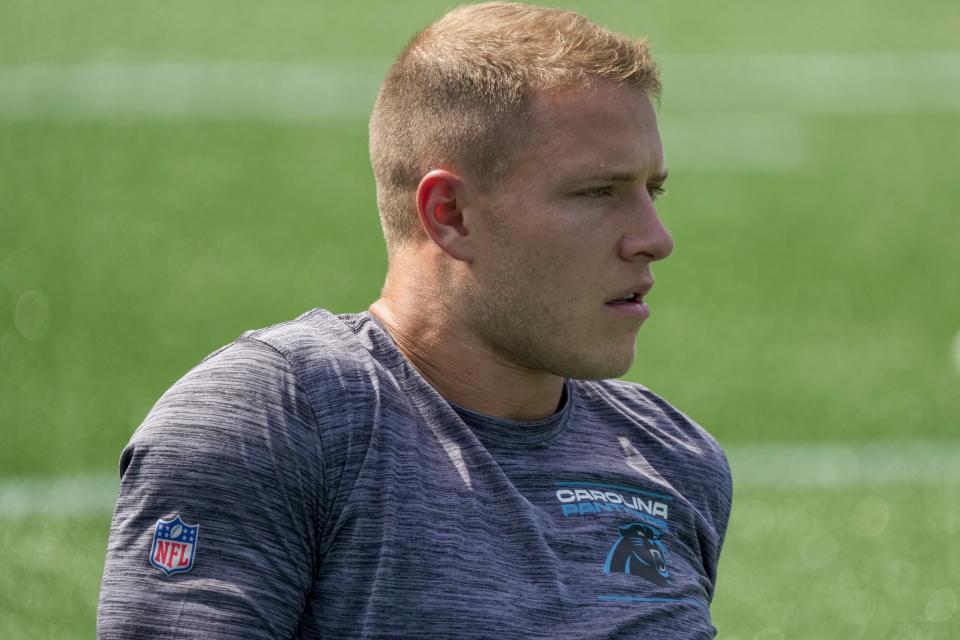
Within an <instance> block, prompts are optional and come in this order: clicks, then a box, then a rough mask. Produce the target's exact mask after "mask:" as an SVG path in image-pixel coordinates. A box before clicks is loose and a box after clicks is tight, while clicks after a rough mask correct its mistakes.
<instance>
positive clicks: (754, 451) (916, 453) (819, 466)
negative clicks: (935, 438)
mask: <svg viewBox="0 0 960 640" xmlns="http://www.w3.org/2000/svg"><path fill="white" fill-rule="evenodd" d="M727 456H728V458H729V460H730V465H731V467H732V469H733V476H734V484H735V486H736V488H737V489H738V490H747V491H749V490H790V489H801V488H812V489H824V490H829V489H856V488H861V487H863V488H874V487H880V486H891V485H899V486H938V487H948V486H957V485H960V442H949V443H942V442H930V441H925V440H907V441H903V442H882V443H870V444H856V445H851V444H797V445H784V444H769V445H739V446H730V447H727ZM118 485H119V482H118V480H117V478H116V476H115V475H113V474H105V473H100V474H82V475H77V476H74V477H59V478H31V479H12V480H11V479H8V480H3V481H0V520H2V519H15V518H23V517H27V516H33V515H39V516H51V517H53V516H68V515H78V514H90V513H95V514H106V513H109V512H110V511H111V509H112V508H113V504H114V501H115V500H116V497H117V488H118Z"/></svg>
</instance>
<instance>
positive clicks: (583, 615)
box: [98, 310, 731, 639]
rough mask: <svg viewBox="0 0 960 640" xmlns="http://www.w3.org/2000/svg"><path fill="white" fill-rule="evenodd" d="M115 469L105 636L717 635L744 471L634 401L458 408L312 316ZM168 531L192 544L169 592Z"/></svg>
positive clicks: (239, 354) (149, 427)
mask: <svg viewBox="0 0 960 640" xmlns="http://www.w3.org/2000/svg"><path fill="white" fill-rule="evenodd" d="M120 471H121V476H122V482H121V489H120V497H119V500H118V503H117V510H116V513H115V515H114V518H113V525H112V528H111V533H110V542H109V547H108V550H107V560H106V566H105V571H104V576H103V585H102V590H101V594H100V608H99V620H98V637H100V638H126V639H130V638H146V637H158V636H160V635H165V636H166V635H169V636H171V637H177V638H289V637H295V638H321V637H326V638H355V637H364V638H445V637H451V638H586V637H593V638H614V637H624V638H626V637H629V638H646V639H656V638H671V639H675V638H709V637H713V636H714V635H715V631H714V629H713V627H712V625H711V622H710V609H709V603H710V600H711V598H712V596H713V590H714V585H715V583H716V572H717V560H718V556H719V553H720V547H721V543H722V541H723V536H724V533H725V530H726V526H727V519H728V517H729V513H730V501H731V482H730V472H729V468H728V466H727V463H726V460H725V458H724V456H723V453H722V452H721V450H720V448H719V446H718V445H717V443H716V442H715V441H714V440H713V438H711V437H710V436H709V435H708V434H707V433H706V432H705V431H703V430H702V429H701V428H700V427H698V426H697V425H695V424H694V423H693V422H691V421H690V420H689V419H688V418H687V417H686V416H684V415H683V414H681V413H679V412H678V411H677V410H676V409H674V408H673V407H671V406H670V405H669V404H667V403H666V402H665V401H664V400H662V399H660V398H659V397H657V396H656V395H654V394H653V393H651V392H650V391H648V390H646V389H645V388H643V387H641V386H638V385H635V384H629V383H625V382H619V381H603V382H587V381H568V382H567V386H566V393H565V402H564V405H563V407H562V409H561V411H560V412H558V413H557V414H556V415H554V416H552V417H550V418H548V419H546V420H542V421H539V422H535V423H511V422H508V421H504V420H499V419H496V418H492V417H490V416H483V415H480V414H476V413H474V412H470V411H467V410H465V409H462V408H459V407H452V406H451V405H450V404H449V403H447V402H446V401H445V400H444V399H443V398H442V397H441V396H439V395H438V394H437V392H436V391H435V390H434V389H433V388H432V387H430V386H429V384H427V383H426V381H425V380H424V379H423V378H421V377H420V375H419V374H418V373H417V372H416V371H415V370H414V369H413V368H412V366H411V365H410V364H409V362H408V361H407V360H406V359H405V358H404V357H403V356H402V355H401V354H400V353H399V352H398V351H397V349H396V347H395V346H394V344H393V342H392V341H391V339H390V337H389V335H388V334H387V333H386V332H385V331H384V330H383V329H382V328H381V327H380V326H379V325H378V324H377V322H376V320H375V319H374V318H373V317H371V316H370V314H367V313H363V314H358V315H343V316H334V315H331V314H330V313H328V312H326V311H323V310H314V311H311V312H309V313H306V314H304V315H303V316H301V317H300V318H298V319H297V320H294V321H291V322H287V323H284V324H280V325H276V326H274V327H270V328H267V329H263V330H260V331H256V332H248V333H247V334H244V336H242V337H241V338H240V339H239V340H237V341H236V342H234V343H232V344H230V345H228V346H226V347H224V348H223V349H220V350H219V351H217V352H215V353H213V354H211V355H210V356H208V357H207V358H206V359H205V360H204V361H203V362H202V363H201V364H200V365H198V366H197V367H196V368H195V369H193V370H192V371H190V372H189V373H188V374H187V375H186V376H185V377H184V378H183V379H181V380H180V381H179V382H177V383H176V384H175V385H174V386H173V387H172V388H171V389H170V390H169V391H168V392H167V393H166V394H164V396H163V397H162V398H161V399H160V400H159V402H158V403H157V404H156V406H155V407H154V408H153V410H152V411H151V412H150V414H149V415H148V416H147V418H146V420H145V421H144V423H143V425H141V426H140V428H139V429H137V431H136V433H135V434H134V435H133V437H132V439H131V441H130V444H129V445H128V446H127V447H126V448H125V449H124V451H123V454H122V457H121V461H120ZM177 515H179V516H180V518H181V519H182V521H183V522H184V523H186V524H189V525H195V524H196V525H199V529H198V531H197V533H196V536H195V538H190V540H191V541H194V540H195V546H194V547H193V550H192V552H188V551H183V552H181V555H182V556H183V558H182V562H181V565H183V566H189V567H190V569H189V571H186V572H181V573H173V574H171V575H166V574H165V572H164V571H161V570H160V569H158V568H155V567H154V566H151V562H150V559H151V557H154V560H156V559H157V557H159V556H156V555H155V554H154V556H151V553H152V552H153V551H154V548H153V541H154V535H155V531H156V529H157V521H158V520H160V519H164V520H170V519H172V518H174V517H175V516H177ZM169 529H170V526H169V525H167V529H163V531H166V532H167V533H166V534H164V535H170V534H169ZM180 530H181V529H178V530H177V532H179V531H180ZM174 535H175V534H174ZM188 555H189V559H190V561H191V562H190V563H187V557H188ZM171 557H172V556H171ZM184 563H186V564H184Z"/></svg>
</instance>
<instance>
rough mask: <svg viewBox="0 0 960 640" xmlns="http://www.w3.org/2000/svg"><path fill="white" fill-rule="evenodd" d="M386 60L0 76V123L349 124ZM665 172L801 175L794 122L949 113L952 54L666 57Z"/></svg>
mask: <svg viewBox="0 0 960 640" xmlns="http://www.w3.org/2000/svg"><path fill="white" fill-rule="evenodd" d="M387 66H388V63H387V62H385V61H381V62H338V63H306V62H303V63H239V62H205V61H181V62H82V63H76V64H62V65H39V64H37V65H19V66H0V123H4V122H6V123H15V122H31V121H33V122H48V121H66V122H107V121H109V122H124V121H130V122H197V121H200V122H212V121H217V122H224V121H227V122H229V121H243V122H250V121H253V122H276V123H311V122H342V123H352V124H355V125H362V123H364V122H365V121H366V119H367V118H368V116H369V114H370V109H371V108H372V106H373V102H374V100H375V98H376V94H377V89H378V87H379V84H380V81H381V79H382V77H383V74H384V72H385V71H386V68H387ZM662 67H663V70H664V76H665V85H666V87H667V88H666V91H665V94H664V97H663V108H662V124H663V127H662V128H663V137H664V142H665V146H666V148H667V151H668V156H669V164H670V166H671V168H673V169H683V170H693V171H721V172H731V171H739V172H743V171H747V172H764V173H785V172H793V171H797V170H799V169H802V168H803V167H804V166H806V165H807V164H808V157H809V154H808V153H807V142H808V138H809V136H807V135H806V128H805V126H804V124H805V123H804V120H803V118H804V116H809V115H817V114H826V115H841V116H851V115H862V114H869V113H879V114H903V113H951V114H953V113H960V52H946V53H931V54H904V55H889V54H849V55H826V54H811V55H794V56H724V55H716V56H673V57H670V56H666V57H664V58H663V60H662Z"/></svg>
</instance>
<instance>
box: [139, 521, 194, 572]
mask: <svg viewBox="0 0 960 640" xmlns="http://www.w3.org/2000/svg"><path fill="white" fill-rule="evenodd" d="M199 530H200V525H199V524H187V523H186V522H184V521H183V520H181V519H180V514H177V515H176V516H175V517H174V518H173V519H172V520H157V526H156V530H155V531H154V533H153V546H152V547H151V548H150V564H152V565H153V566H154V567H156V568H157V569H160V571H163V572H164V573H165V574H167V575H168V576H169V575H170V574H173V573H183V572H185V571H190V569H192V568H193V559H194V555H195V554H196V551H197V537H198V536H199V533H198V532H199Z"/></svg>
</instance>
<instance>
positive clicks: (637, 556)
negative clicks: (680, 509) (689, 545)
mask: <svg viewBox="0 0 960 640" xmlns="http://www.w3.org/2000/svg"><path fill="white" fill-rule="evenodd" d="M618 533H619V534H620V537H619V538H618V539H617V541H616V542H614V543H613V546H612V547H611V548H610V553H608V554H607V561H606V563H604V565H603V572H604V573H625V574H627V575H631V576H640V577H641V578H645V579H647V580H649V581H650V582H653V583H655V584H658V585H660V586H663V585H666V584H669V578H670V567H669V566H668V564H667V560H668V555H667V547H666V546H665V545H664V544H663V542H662V541H661V540H660V538H661V537H662V535H663V534H662V533H661V532H660V531H658V530H656V529H655V528H654V527H652V526H651V525H649V524H646V523H643V522H633V523H630V524H625V525H622V526H620V527H619V529H618Z"/></svg>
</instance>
